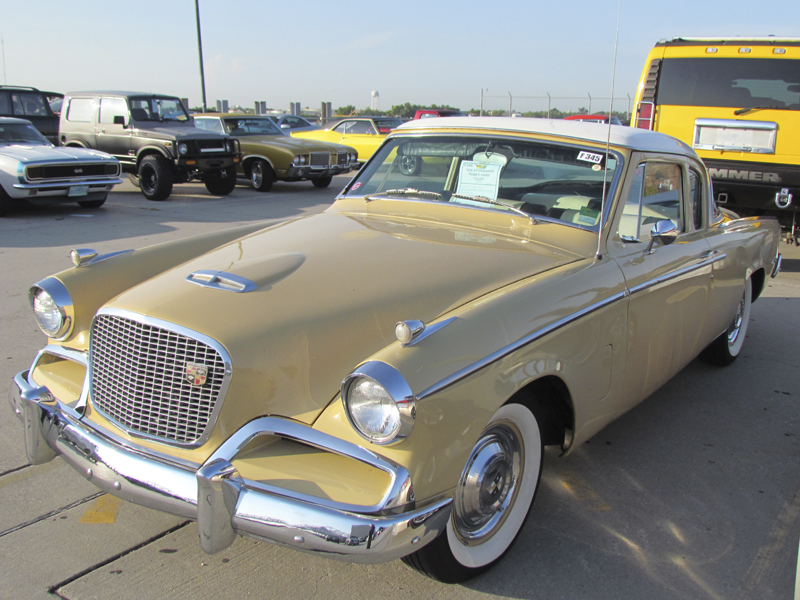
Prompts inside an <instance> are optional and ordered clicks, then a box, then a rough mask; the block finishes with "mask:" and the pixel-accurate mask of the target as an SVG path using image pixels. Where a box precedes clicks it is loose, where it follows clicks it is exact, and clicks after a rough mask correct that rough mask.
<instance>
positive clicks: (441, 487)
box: [9, 117, 781, 582]
mask: <svg viewBox="0 0 800 600" xmlns="http://www.w3.org/2000/svg"><path fill="white" fill-rule="evenodd" d="M411 159H413V160H411ZM403 162H405V163H414V167H413V168H409V165H408V164H406V168H401V167H400V165H401V163H403ZM779 235H780V230H779V228H778V224H777V222H776V221H775V220H774V219H772V218H755V217H752V218H747V219H739V218H737V217H736V215H734V214H732V213H730V212H727V211H721V210H719V209H718V208H717V207H716V205H715V203H714V199H713V197H712V193H711V186H710V181H709V177H708V173H707V171H706V169H705V168H704V166H703V163H702V162H701V161H700V160H699V158H698V157H697V155H696V154H695V152H694V151H693V150H692V149H691V148H689V147H688V146H687V145H686V144H684V143H683V142H680V141H678V140H676V139H674V138H671V137H667V136H665V135H662V134H659V133H655V132H650V131H644V130H641V129H632V128H627V127H620V126H610V127H609V128H603V127H599V126H597V125H591V124H582V123H577V122H565V121H550V120H543V119H523V118H514V119H511V118H509V119H505V118H460V117H454V118H448V119H428V120H422V121H414V122H410V123H407V124H405V125H403V126H401V127H399V128H397V129H396V130H395V131H394V132H393V133H392V134H391V135H389V137H388V138H387V140H386V141H385V143H384V144H383V145H382V146H381V148H380V149H379V150H378V151H377V153H375V154H374V155H373V157H372V159H371V160H370V161H369V162H368V163H367V164H366V165H365V166H364V167H362V169H361V171H360V173H359V174H358V176H357V177H356V178H354V180H353V181H352V182H351V183H350V184H348V186H347V187H346V188H345V189H344V190H343V191H342V192H341V193H340V194H339V196H337V198H336V201H335V202H334V203H333V204H332V205H331V206H330V207H329V208H328V209H327V210H326V211H325V212H323V213H320V214H317V215H313V216H309V217H304V218H298V219H294V220H288V221H284V222H281V223H279V224H253V225H249V226H247V227H245V228H240V229H234V230H224V231H217V232H214V233H210V234H206V235H203V236H200V237H194V238H189V239H183V240H176V241H172V242H169V243H165V244H161V245H158V246H152V247H148V248H143V249H140V250H132V251H128V252H122V253H116V254H114V255H98V254H97V253H96V252H93V251H91V250H88V249H76V250H74V251H73V252H72V262H73V264H74V266H73V267H71V268H69V269H67V270H65V271H62V272H60V273H58V274H56V275H54V276H51V277H48V278H46V279H44V280H42V281H40V282H38V283H36V284H35V285H33V286H32V287H31V289H30V292H29V297H30V301H31V305H32V308H33V313H34V316H35V318H36V321H37V322H38V324H39V326H40V328H41V329H42V331H43V332H44V333H45V334H46V336H47V337H48V343H47V345H46V346H45V347H44V348H43V349H42V350H41V352H40V353H39V354H38V356H37V357H36V358H35V359H34V361H33V364H32V365H31V367H30V369H28V370H26V371H24V372H21V373H19V374H17V375H16V377H15V378H14V382H13V384H12V385H11V388H10V391H9V399H10V401H11V405H12V407H13V409H14V411H15V412H16V414H17V415H18V416H19V418H20V419H22V421H23V423H24V432H25V446H26V450H27V455H28V460H29V461H30V462H31V464H39V463H43V462H46V461H49V460H51V459H52V458H54V457H55V456H57V455H61V456H62V457H63V459H64V460H65V461H67V462H68V463H69V464H71V465H72V466H73V467H74V468H75V469H76V470H77V471H78V472H79V473H80V474H81V475H83V476H84V477H86V478H87V479H88V480H89V481H91V482H93V483H94V484H95V485H96V486H97V487H99V488H100V489H102V490H104V491H106V492H108V493H111V494H114V495H116V496H118V497H120V498H123V499H125V500H129V501H131V502H135V503H138V504H142V505H145V506H148V507H152V508H156V509H159V510H163V511H166V512H169V513H173V514H176V515H181V516H184V517H187V518H191V519H196V520H197V522H198V531H199V538H200V545H201V547H202V549H203V550H204V551H206V552H208V553H214V552H218V551H221V550H223V549H225V548H226V547H228V546H229V545H230V544H231V543H232V542H233V541H234V540H235V538H236V536H237V535H247V536H253V537H255V538H258V539H265V540H269V541H272V542H275V543H277V544H280V545H283V546H286V547H288V548H294V549H297V550H305V551H309V552H313V553H315V554H317V555H325V556H328V557H331V558H335V559H340V560H346V561H352V562H360V563H379V562H383V561H389V560H393V559H403V561H405V562H406V563H407V564H408V565H410V566H411V567H412V568H414V569H416V570H418V571H419V572H421V573H423V574H426V575H428V576H430V577H433V578H435V579H438V580H440V581H443V582H460V581H464V580H466V579H469V578H471V577H474V576H475V575H477V574H479V573H481V572H483V571H485V570H486V569H488V568H490V567H491V566H492V565H494V564H495V563H497V562H498V561H499V560H500V559H501V558H502V556H503V555H504V554H505V553H506V552H507V551H508V550H509V548H510V547H511V546H512V544H513V542H514V540H515V539H516V538H517V535H518V534H519V532H520V530H521V528H522V526H523V524H524V523H525V520H526V517H527V515H528V513H529V511H530V509H531V507H532V505H533V501H534V497H535V495H536V491H537V488H538V486H539V481H540V475H541V468H542V455H543V447H544V446H550V445H552V446H557V447H560V449H561V450H562V451H563V452H562V454H563V455H568V454H569V453H570V452H572V451H573V450H574V449H575V448H576V447H578V446H579V445H580V444H582V443H583V442H585V441H586V440H588V439H589V438H591V437H592V436H593V435H594V434H596V433H597V432H598V431H599V430H601V429H602V428H603V427H604V426H605V425H607V424H608V423H610V422H611V421H613V420H614V419H615V418H617V417H619V416H620V415H621V414H623V413H624V412H626V411H627V410H629V409H630V408H632V407H633V406H635V405H636V404H637V403H639V402H641V401H642V400H643V399H644V398H646V397H647V396H648V395H650V394H651V393H652V392H653V391H654V390H656V389H657V388H658V387H659V386H661V385H662V384H664V383H665V382H666V381H667V380H668V379H669V378H670V377H672V376H673V375H675V373H677V372H678V371H679V370H680V369H681V368H683V367H684V366H685V365H686V364H687V363H688V362H690V361H691V360H693V359H694V358H695V357H697V356H698V355H701V356H702V357H703V358H704V359H705V360H707V361H709V362H711V363H713V364H717V365H727V364H730V363H732V362H733V361H734V360H735V359H736V358H737V356H738V355H739V354H740V353H741V351H742V345H743V343H744V342H745V336H746V333H747V328H748V323H749V320H750V319H749V315H750V306H751V303H752V302H754V301H755V300H757V299H758V297H759V295H760V294H761V292H762V291H763V290H764V288H765V286H766V283H767V281H768V278H769V277H770V276H772V277H774V276H775V275H776V274H777V273H778V271H779V269H780V262H781V257H780V255H779V254H778V252H777V250H778V241H779Z"/></svg>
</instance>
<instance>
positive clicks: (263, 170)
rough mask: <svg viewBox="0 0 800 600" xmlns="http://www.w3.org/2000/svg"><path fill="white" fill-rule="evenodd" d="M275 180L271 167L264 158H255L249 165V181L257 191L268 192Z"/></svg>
mask: <svg viewBox="0 0 800 600" xmlns="http://www.w3.org/2000/svg"><path fill="white" fill-rule="evenodd" d="M273 181H275V176H274V174H273V173H272V167H270V166H269V163H268V162H267V161H265V160H261V159H258V160H255V161H253V164H252V165H251V166H250V183H252V184H253V188H255V190H256V191H257V192H268V191H270V189H272V182H273Z"/></svg>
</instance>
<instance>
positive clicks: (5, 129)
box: [0, 123, 52, 146]
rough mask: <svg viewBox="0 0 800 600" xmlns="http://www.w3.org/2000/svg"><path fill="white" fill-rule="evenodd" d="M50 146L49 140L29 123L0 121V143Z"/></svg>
mask: <svg viewBox="0 0 800 600" xmlns="http://www.w3.org/2000/svg"><path fill="white" fill-rule="evenodd" d="M20 143H22V144H33V145H35V146H50V145H52V144H50V142H49V141H47V140H46V139H45V137H44V136H43V135H42V134H41V133H39V131H38V130H37V129H36V128H35V127H34V126H33V125H31V124H30V123H0V144H2V145H4V146H5V145H8V144H20Z"/></svg>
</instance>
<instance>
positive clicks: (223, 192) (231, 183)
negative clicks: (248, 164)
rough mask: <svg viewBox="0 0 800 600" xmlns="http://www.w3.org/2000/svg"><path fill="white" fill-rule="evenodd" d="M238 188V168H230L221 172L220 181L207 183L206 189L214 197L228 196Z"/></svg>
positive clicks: (214, 180) (213, 180)
mask: <svg viewBox="0 0 800 600" xmlns="http://www.w3.org/2000/svg"><path fill="white" fill-rule="evenodd" d="M235 187H236V167H228V168H227V169H223V170H222V171H221V172H220V177H219V179H212V180H211V181H206V189H207V190H208V193H209V194H211V195H212V196H227V195H228V194H230V193H231V192H232V191H233V188H235Z"/></svg>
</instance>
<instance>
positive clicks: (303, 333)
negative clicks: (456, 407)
mask: <svg viewBox="0 0 800 600" xmlns="http://www.w3.org/2000/svg"><path fill="white" fill-rule="evenodd" d="M580 258H581V257H580V256H578V255H577V254H574V253H572V252H569V251H567V250H563V249H559V248H555V247H553V246H552V245H546V244H540V243H536V242H532V241H531V240H525V242H524V243H521V240H520V239H515V238H512V237H505V236H504V235H502V234H498V233H491V232H488V233H487V232H485V231H476V230H470V229H468V228H457V227H450V226H447V225H443V224H441V223H436V222H424V221H423V222H420V221H414V220H402V219H399V218H394V217H390V218H386V217H377V216H365V215H353V214H347V213H342V212H325V213H321V214H319V215H315V216H312V217H307V218H303V219H298V220H295V221H289V222H285V223H282V224H280V225H277V226H274V227H271V228H269V229H266V230H262V231H260V232H258V233H256V234H252V235H250V236H247V237H244V238H242V239H239V240H237V241H235V242H233V243H230V244H227V245H225V246H222V247H220V248H217V249H215V250H214V251H212V252H209V253H207V254H204V255H202V256H200V257H198V258H196V259H194V260H192V261H190V262H187V263H184V264H183V265H181V266H178V267H176V268H174V269H171V270H170V271H167V272H165V273H163V274H161V275H159V276H157V277H155V278H153V279H151V280H149V281H147V282H145V283H143V284H140V285H138V286H136V287H134V288H131V289H130V290H128V291H126V292H125V293H123V294H121V295H120V296H118V297H117V298H115V299H114V300H113V301H112V302H110V303H109V304H108V305H107V306H108V307H110V308H115V309H123V310H128V311H132V312H134V313H139V314H143V315H148V316H149V317H155V318H157V319H162V320H165V321H167V322H170V323H175V324H178V325H180V326H183V327H186V328H189V329H191V330H193V331H197V332H202V333H203V334H205V335H207V336H210V337H211V338H213V339H215V340H217V341H218V342H220V343H221V344H222V345H223V346H224V347H225V348H226V349H227V351H228V353H229V354H230V358H231V363H232V366H233V376H232V379H231V385H230V388H229V391H228V394H227V397H226V399H225V405H224V407H223V409H222V415H221V417H220V421H219V422H218V426H219V427H222V428H223V429H224V430H225V431H220V433H222V434H225V433H227V434H228V435H229V434H230V433H231V432H232V431H234V430H235V429H237V428H238V427H241V426H242V425H243V424H244V423H246V422H247V421H249V420H251V419H253V418H255V417H258V416H262V415H281V416H287V417H291V418H294V419H297V420H300V421H303V422H306V423H313V421H314V420H315V419H316V417H317V416H318V415H319V414H320V412H321V411H322V410H323V409H324V407H325V406H326V405H328V404H329V403H330V401H331V400H332V399H333V398H334V397H335V396H336V394H337V392H338V390H339V387H340V384H341V381H342V379H343V378H344V377H345V376H346V375H347V374H348V373H349V372H350V371H351V370H352V369H353V368H355V367H356V366H357V365H359V364H360V363H361V362H362V361H364V360H365V359H367V358H369V357H370V356H371V355H373V354H374V353H376V352H377V351H379V350H381V349H382V348H384V347H386V346H387V345H389V344H392V343H396V338H395V334H394V327H395V324H396V323H397V322H398V321H401V320H408V319H417V320H421V321H423V322H426V323H427V322H430V321H432V320H434V319H436V318H437V317H439V316H441V315H443V314H445V313H447V312H448V311H450V310H452V309H454V308H456V307H458V306H461V305H462V304H464V303H465V302H468V301H470V300H472V299H474V298H477V297H479V296H482V295H485V294H487V293H489V292H491V291H493V290H496V289H498V288H500V287H502V286H505V285H507V284H510V283H512V282H515V281H518V280H520V279H522V278H525V277H529V276H531V275H534V274H536V273H540V272H542V271H546V270H549V269H552V268H555V267H557V266H559V265H563V264H566V263H570V262H573V261H575V260H579V259H580ZM198 271H217V272H223V273H224V274H233V275H237V276H239V277H243V278H246V279H248V280H250V281H251V282H252V283H253V284H255V286H256V289H254V290H253V291H249V292H246V293H237V292H234V291H226V290H221V289H214V288H209V287H203V286H201V285H198V284H195V283H192V282H190V281H187V277H189V276H190V275H191V274H192V273H196V272H198Z"/></svg>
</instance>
